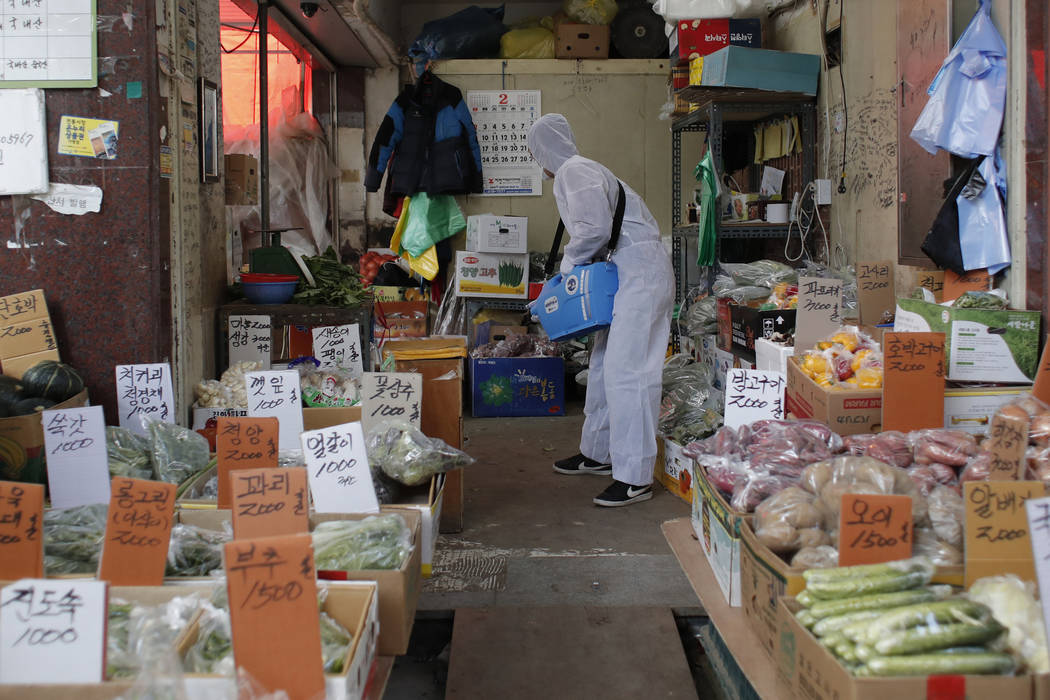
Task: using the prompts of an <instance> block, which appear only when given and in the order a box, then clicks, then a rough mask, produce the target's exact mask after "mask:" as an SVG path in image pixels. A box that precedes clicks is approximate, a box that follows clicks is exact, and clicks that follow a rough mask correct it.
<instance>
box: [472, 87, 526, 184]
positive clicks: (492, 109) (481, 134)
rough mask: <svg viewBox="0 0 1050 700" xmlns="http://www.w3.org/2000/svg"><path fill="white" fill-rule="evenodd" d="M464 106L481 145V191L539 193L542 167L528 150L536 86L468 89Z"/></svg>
mask: <svg viewBox="0 0 1050 700" xmlns="http://www.w3.org/2000/svg"><path fill="white" fill-rule="evenodd" d="M467 107H468V108H469V109H470V116H471V119H473V121H474V128H475V129H476V130H477V132H478V145H479V146H480V147H481V172H482V179H483V181H484V185H483V186H484V191H483V192H482V194H485V195H537V196H538V195H541V194H543V169H542V168H541V167H540V165H539V163H537V162H536V161H535V160H533V158H532V154H531V153H529V145H528V134H529V127H531V126H532V123H533V122H534V121H536V120H537V119H539V117H540V115H541V114H543V112H542V111H541V109H540V91H539V90H468V91H467Z"/></svg>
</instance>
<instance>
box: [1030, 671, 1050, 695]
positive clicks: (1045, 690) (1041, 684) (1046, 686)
mask: <svg viewBox="0 0 1050 700" xmlns="http://www.w3.org/2000/svg"><path fill="white" fill-rule="evenodd" d="M1032 685H1033V686H1034V687H1035V692H1034V693H1033V694H1032V697H1033V698H1035V700H1050V673H1040V674H1038V675H1036V676H1032Z"/></svg>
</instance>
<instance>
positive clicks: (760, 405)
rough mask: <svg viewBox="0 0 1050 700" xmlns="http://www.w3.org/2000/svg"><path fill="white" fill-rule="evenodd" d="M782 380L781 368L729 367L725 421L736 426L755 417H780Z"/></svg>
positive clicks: (753, 419) (783, 384)
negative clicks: (772, 370)
mask: <svg viewBox="0 0 1050 700" xmlns="http://www.w3.org/2000/svg"><path fill="white" fill-rule="evenodd" d="M785 384H786V380H785V379H784V375H783V374H781V373H780V372H767V371H763V370H758V369H731V370H729V375H728V378H727V380H726V389H725V424H726V425H727V426H729V427H730V428H736V427H739V426H741V425H749V424H751V423H754V422H755V421H757V420H766V419H772V420H782V419H783V418H784V386H785Z"/></svg>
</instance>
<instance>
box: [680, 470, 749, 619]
mask: <svg viewBox="0 0 1050 700" xmlns="http://www.w3.org/2000/svg"><path fill="white" fill-rule="evenodd" d="M693 474H694V478H693V503H692V506H693V507H692V512H691V521H692V525H693V532H694V533H695V534H696V539H697V540H699V542H700V549H701V550H702V551H703V552H704V556H705V557H707V563H708V564H710V566H711V572H712V574H714V578H715V581H716V582H717V583H718V587H719V588H720V589H721V591H722V596H723V598H725V601H726V603H728V604H729V606H730V607H740V605H741V602H742V598H741V587H740V573H741V570H740V527H741V523H742V521H744V520H747V519H748V518H750V516H749V515H748V514H746V513H741V512H739V511H736V510H733V509H732V507H731V506H730V505H729V503H727V502H726V500H725V498H723V497H722V494H721V493H719V491H718V488H716V487H715V485H714V484H712V483H711V481H710V480H709V479H708V478H707V472H706V470H705V469H704V467H702V466H699V465H697V466H695V467H694V468H693Z"/></svg>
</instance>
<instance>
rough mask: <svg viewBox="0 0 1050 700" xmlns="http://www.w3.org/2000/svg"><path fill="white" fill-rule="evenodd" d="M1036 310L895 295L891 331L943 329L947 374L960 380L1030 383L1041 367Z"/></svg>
mask: <svg viewBox="0 0 1050 700" xmlns="http://www.w3.org/2000/svg"><path fill="white" fill-rule="evenodd" d="M1040 327H1041V320H1040V312H1038V311H1011V310H1006V311H993V310H990V309H954V308H951V307H948V306H940V305H939V304H933V303H931V302H928V301H922V300H920V299H898V300H897V314H896V316H895V317H894V321H893V330H894V331H897V332H905V333H906V332H923V331H933V332H935V333H944V338H945V345H946V347H945V349H944V352H945V355H946V357H945V359H946V361H947V363H948V367H947V369H948V373H947V376H946V378H947V379H950V380H954V381H960V382H1004V383H1013V384H1028V383H1031V382H1032V381H1033V380H1034V379H1035V372H1036V368H1037V367H1038V366H1039V344H1040V342H1041V341H1042V335H1041V333H1040Z"/></svg>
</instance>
